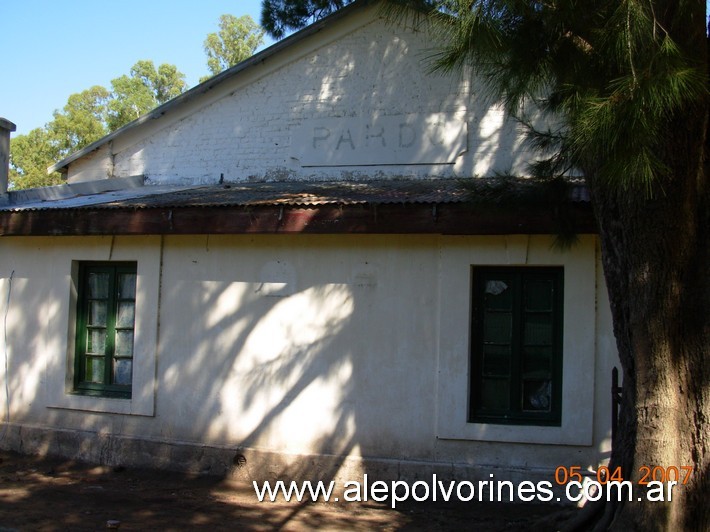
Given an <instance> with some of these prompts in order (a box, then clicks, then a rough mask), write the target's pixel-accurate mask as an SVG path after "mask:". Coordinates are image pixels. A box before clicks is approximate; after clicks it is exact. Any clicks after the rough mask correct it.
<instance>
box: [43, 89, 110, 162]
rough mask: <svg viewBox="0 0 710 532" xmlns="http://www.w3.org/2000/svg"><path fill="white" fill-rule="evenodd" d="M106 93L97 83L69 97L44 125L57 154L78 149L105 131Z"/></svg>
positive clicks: (62, 154)
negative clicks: (52, 118)
mask: <svg viewBox="0 0 710 532" xmlns="http://www.w3.org/2000/svg"><path fill="white" fill-rule="evenodd" d="M108 99H109V92H108V91H107V90H106V89H105V88H104V87H101V86H100V85H95V86H93V87H91V88H90V89H87V90H85V91H82V92H79V93H76V94H72V95H71V96H69V99H68V101H67V104H66V105H65V106H64V108H63V109H62V110H61V111H55V112H54V120H52V122H50V123H49V124H48V125H47V130H48V133H49V138H50V139H51V141H52V142H53V143H54V144H55V146H56V148H57V149H58V150H59V155H60V157H65V156H66V155H69V154H70V153H71V152H73V151H76V150H80V149H81V148H83V147H84V146H87V145H89V144H91V143H92V142H94V141H96V140H98V139H100V138H101V137H103V136H104V135H106V133H108V131H107V129H106V102H107V101H108Z"/></svg>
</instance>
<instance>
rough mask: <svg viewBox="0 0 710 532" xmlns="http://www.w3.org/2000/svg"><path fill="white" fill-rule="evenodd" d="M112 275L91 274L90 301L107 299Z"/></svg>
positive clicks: (105, 273)
mask: <svg viewBox="0 0 710 532" xmlns="http://www.w3.org/2000/svg"><path fill="white" fill-rule="evenodd" d="M109 278H110V275H109V274H108V273H107V272H91V273H89V299H106V298H107V297H108V285H109Z"/></svg>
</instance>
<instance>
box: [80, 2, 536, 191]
mask: <svg viewBox="0 0 710 532" xmlns="http://www.w3.org/2000/svg"><path fill="white" fill-rule="evenodd" d="M425 30H426V28H419V30H418V31H413V30H412V29H411V28H406V27H404V26H393V25H390V24H387V23H386V22H385V21H384V20H382V19H381V18H380V17H379V11H378V9H377V7H371V8H367V9H363V10H361V11H358V12H355V13H353V14H351V15H350V16H348V17H346V18H344V19H343V20H338V21H335V22H333V23H332V24H331V25H330V26H327V27H326V28H325V29H324V30H322V31H319V32H318V33H317V34H315V35H312V36H310V37H308V38H305V39H302V40H301V41H299V42H298V43H295V44H293V45H292V46H290V47H288V48H286V49H284V50H282V51H280V52H278V53H277V54H275V55H273V56H271V57H269V58H268V59H267V60H266V61H264V62H263V63H261V64H259V65H255V66H252V67H249V68H247V69H245V70H243V71H241V72H239V73H237V74H236V75H234V76H233V77H232V78H231V79H229V80H228V81H226V82H223V83H222V84H221V85H218V86H217V87H215V88H214V89H212V90H211V91H209V92H207V93H205V94H203V95H201V96H200V97H199V98H197V99H195V100H194V101H191V102H189V103H187V104H185V105H183V106H181V107H180V108H177V109H172V110H170V111H169V112H168V113H167V114H166V115H165V116H163V117H160V118H159V119H156V120H151V121H149V122H148V123H146V124H143V125H141V126H140V127H136V128H133V129H129V130H128V131H126V132H124V133H123V134H121V135H120V136H119V137H117V138H116V139H114V140H113V141H112V142H111V143H110V144H108V145H106V146H105V147H104V148H102V150H101V151H99V152H96V153H94V154H89V155H87V156H85V157H84V158H81V159H79V160H77V161H75V162H73V163H71V165H70V166H69V174H68V176H69V181H70V182H73V181H80V180H90V179H103V178H106V177H108V176H116V177H125V176H131V175H145V176H146V177H147V178H148V181H149V183H180V184H203V183H215V182H217V181H218V180H219V179H220V176H221V175H222V174H223V175H224V178H225V179H226V180H227V181H248V180H282V179H313V180H324V179H369V178H382V177H387V176H410V177H427V176H446V177H452V176H460V177H472V176H474V175H479V176H488V175H493V174H494V173H496V172H506V171H512V172H515V173H517V174H519V175H524V174H525V173H526V166H525V165H526V163H528V162H530V154H529V153H527V154H526V153H525V150H524V149H523V146H522V137H521V135H520V134H519V133H520V132H519V131H518V130H516V128H515V127H514V126H512V125H510V124H508V125H507V126H506V125H505V124H504V119H503V113H502V111H501V110H500V109H499V108H495V107H490V106H489V105H488V104H487V103H486V102H485V101H484V99H483V98H482V96H481V94H480V91H479V90H478V89H477V88H475V87H474V86H472V85H471V83H470V82H469V80H468V79H467V76H466V74H464V75H463V76H459V75H451V76H444V75H442V74H430V73H428V71H429V69H430V66H431V56H432V54H433V52H434V45H435V42H436V40H435V38H436V33H434V34H429V33H427V32H426V31H425ZM325 126H327V129H328V133H325V130H324V129H323V128H324V127H325ZM403 128H404V129H403ZM383 143H384V144H383Z"/></svg>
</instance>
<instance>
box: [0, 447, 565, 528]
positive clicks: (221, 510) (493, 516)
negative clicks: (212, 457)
mask: <svg viewBox="0 0 710 532" xmlns="http://www.w3.org/2000/svg"><path fill="white" fill-rule="evenodd" d="M573 511H574V510H572V509H560V508H559V507H550V506H546V505H539V504H538V505H534V504H504V503H479V502H470V503H408V504H406V505H405V504H401V505H399V507H398V508H397V509H396V510H392V509H391V508H389V507H388V506H387V505H386V504H384V503H383V504H378V503H372V502H367V503H364V502H363V503H324V502H316V503H311V502H309V503H296V502H292V503H286V502H277V503H271V502H263V503H260V502H258V500H257V498H256V496H255V494H254V490H253V488H252V486H251V485H248V484H247V483H246V482H237V481H234V480H229V479H222V478H217V477H210V476H187V475H184V474H180V473H173V472H166V471H155V470H135V469H112V468H110V467H106V466H96V465H91V464H83V463H77V462H72V461H67V460H62V459H51V458H39V457H35V456H25V455H19V454H15V453H9V452H0V532H4V531H9V530H22V531H24V530H27V531H35V530H102V529H106V528H120V529H121V530H313V529H316V530H464V529H465V530H486V531H496V530H555V529H556V528H557V525H558V524H559V523H561V522H563V521H564V520H565V519H567V518H569V517H570V515H571V514H572V512H573Z"/></svg>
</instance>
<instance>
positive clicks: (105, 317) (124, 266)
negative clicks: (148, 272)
mask: <svg viewBox="0 0 710 532" xmlns="http://www.w3.org/2000/svg"><path fill="white" fill-rule="evenodd" d="M135 307H136V263H134V262H83V263H81V264H80V266H79V279H78V299H77V334H76V360H75V371H74V375H75V377H74V388H75V391H76V392H77V393H81V394H86V395H99V396H106V397H123V398H127V397H130V396H131V381H132V374H133V337H134V327H135V312H136V308H135Z"/></svg>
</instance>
